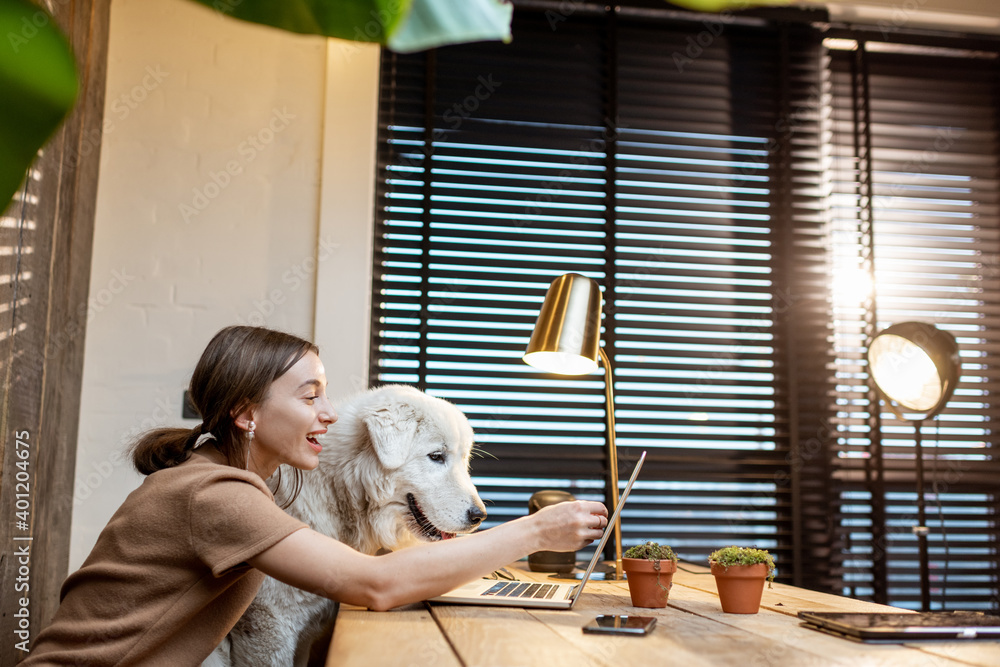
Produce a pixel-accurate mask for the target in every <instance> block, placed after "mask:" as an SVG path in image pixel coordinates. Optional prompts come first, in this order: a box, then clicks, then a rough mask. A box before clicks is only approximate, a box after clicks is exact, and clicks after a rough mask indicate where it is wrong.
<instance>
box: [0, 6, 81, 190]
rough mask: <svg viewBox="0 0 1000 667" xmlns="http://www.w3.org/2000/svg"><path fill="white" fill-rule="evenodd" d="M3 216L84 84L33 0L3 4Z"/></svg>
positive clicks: (0, 85) (0, 13) (0, 65)
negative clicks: (80, 82) (41, 150)
mask: <svg viewBox="0 0 1000 667" xmlns="http://www.w3.org/2000/svg"><path fill="white" fill-rule="evenodd" d="M0 39H2V43H0V95H2V96H3V101H2V103H0V210H3V209H6V208H7V206H8V205H9V203H10V201H11V198H12V197H13V196H14V193H15V192H17V189H18V187H20V185H21V183H22V182H23V180H24V174H25V172H27V170H28V167H29V166H31V163H32V162H33V161H34V159H35V156H36V155H37V154H38V149H39V148H41V147H42V145H43V144H44V143H45V142H46V141H47V140H48V138H49V137H50V136H51V135H52V133H53V132H54V131H55V130H56V128H57V127H59V124H60V123H61V122H62V120H63V118H65V117H66V114H67V113H69V110H70V109H71V108H73V102H74V101H75V100H76V95H77V91H78V90H79V83H78V80H77V74H76V61H75V60H74V59H73V51H72V49H70V46H69V43H68V42H67V41H66V38H65V37H63V34H62V32H60V31H59V29H58V28H57V27H56V25H55V23H54V21H53V19H52V17H51V16H50V15H49V14H48V13H47V12H46V11H45V10H43V9H42V8H40V7H39V6H38V5H35V4H34V3H31V2H28V0H0Z"/></svg>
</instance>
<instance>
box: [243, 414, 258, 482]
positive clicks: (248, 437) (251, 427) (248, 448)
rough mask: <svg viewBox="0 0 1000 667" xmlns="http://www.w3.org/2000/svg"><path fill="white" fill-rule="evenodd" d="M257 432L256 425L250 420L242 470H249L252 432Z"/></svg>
mask: <svg viewBox="0 0 1000 667" xmlns="http://www.w3.org/2000/svg"><path fill="white" fill-rule="evenodd" d="M255 430H257V424H255V423H254V421H253V420H252V419H251V420H250V423H249V424H247V462H246V465H245V466H244V468H245V469H246V470H250V445H252V444H253V436H254V431H255Z"/></svg>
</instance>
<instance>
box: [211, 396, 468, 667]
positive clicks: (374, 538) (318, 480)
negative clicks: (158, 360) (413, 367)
mask: <svg viewBox="0 0 1000 667" xmlns="http://www.w3.org/2000/svg"><path fill="white" fill-rule="evenodd" d="M337 413H338V417H339V418H338V420H337V422H336V423H335V424H334V425H333V426H331V427H330V431H329V433H328V434H327V436H326V439H325V442H324V443H323V451H322V452H321V453H320V456H319V466H318V467H317V468H316V470H313V471H310V472H306V473H304V474H303V482H302V490H301V492H300V493H299V496H298V498H297V499H296V500H295V502H294V503H293V504H292V505H291V506H290V507H289V508H288V510H287V511H288V513H289V514H291V515H292V516H295V517H297V518H299V519H302V521H304V522H305V523H306V524H308V525H309V526H311V527H312V528H314V529H315V530H317V531H319V532H321V533H325V534H326V535H330V536H331V537H333V538H335V539H337V540H340V541H341V542H343V543H345V544H347V545H349V546H351V547H353V548H355V549H357V550H358V551H361V552H363V553H366V554H375V553H377V552H378V551H379V550H381V549H387V550H395V549H398V548H401V547H404V546H409V545H411V544H414V543H416V542H417V541H420V540H423V541H436V540H440V539H446V538H449V537H452V536H454V534H455V533H465V532H470V531H472V530H475V529H476V528H477V527H478V526H479V524H480V523H481V522H482V520H483V518H484V517H485V516H486V510H485V508H484V506H483V501H482V500H481V499H480V498H479V494H478V493H477V492H476V487H475V486H474V485H473V484H472V480H471V479H470V477H469V456H470V454H471V453H472V444H473V443H472V440H473V436H472V427H471V426H470V425H469V422H468V420H467V419H466V418H465V415H463V414H462V412H461V411H460V410H459V409H458V408H456V407H455V406H454V405H452V404H451V403H449V402H447V401H445V400H442V399H439V398H434V397H432V396H429V395H427V394H425V393H423V392H421V391H418V390H417V389H414V388H413V387H408V386H404V385H388V386H385V387H381V388H378V389H373V390H370V391H368V392H366V393H363V394H359V395H357V396H355V397H353V398H351V399H349V400H348V401H347V402H345V403H343V404H341V405H338V406H337ZM285 475H286V478H287V477H290V474H289V471H288V470H285ZM282 486H283V487H285V486H286V485H284V484H283V485H282ZM282 495H283V493H282V491H281V490H279V493H278V494H276V498H277V500H278V502H279V503H283V502H284V498H283V497H282ZM336 610H337V606H336V603H334V602H331V601H330V600H327V599H326V598H322V597H319V596H317V595H313V594H312V593H307V592H305V591H302V590H299V589H296V588H293V587H291V586H288V585H286V584H282V583H281V582H279V581H277V580H275V579H271V578H270V577H268V578H267V579H265V581H264V584H263V585H262V586H261V589H260V591H259V592H258V594H257V597H256V599H255V600H254V601H253V603H251V605H250V607H249V609H247V611H246V613H245V614H244V615H243V618H241V619H240V621H239V622H238V623H237V624H236V627H234V628H233V630H232V632H230V633H229V636H228V637H227V638H226V641H225V642H223V644H222V645H220V646H219V648H217V649H216V651H215V652H214V653H213V654H212V656H211V657H210V658H209V659H208V660H207V661H206V662H205V663H204V664H203V667H206V666H208V665H212V666H215V665H234V666H239V667H244V666H245V667H261V666H263V665H280V666H282V667H287V666H288V665H305V664H306V662H307V660H308V658H309V653H310V647H311V645H312V644H313V642H314V641H316V639H318V638H320V637H323V636H324V635H325V633H326V632H327V631H328V630H329V627H330V625H331V623H332V621H333V619H334V617H335V616H336Z"/></svg>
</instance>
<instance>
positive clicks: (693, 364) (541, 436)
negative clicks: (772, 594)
mask: <svg viewBox="0 0 1000 667" xmlns="http://www.w3.org/2000/svg"><path fill="white" fill-rule="evenodd" d="M514 29H515V35H516V38H515V40H514V42H513V43H512V44H510V45H507V46H498V45H476V46H472V47H453V48H448V49H441V50H438V51H437V52H436V53H435V54H433V55H430V56H428V55H416V56H398V55H391V54H388V55H386V57H385V61H384V74H385V76H384V87H383V91H382V105H381V109H382V116H381V117H382V125H383V127H382V132H383V141H382V142H381V143H380V151H381V153H380V169H381V173H382V175H383V178H382V179H381V182H380V185H379V193H378V196H379V200H378V201H379V204H378V205H379V209H380V218H379V220H380V227H379V230H378V236H379V242H378V244H377V245H378V254H377V256H376V272H375V274H376V288H375V289H376V295H377V304H376V306H377V307H376V308H375V310H374V312H373V317H374V320H373V331H374V332H376V333H375V337H374V340H373V345H374V347H373V354H372V359H373V368H372V374H373V377H374V378H377V380H378V381H379V382H406V383H411V384H415V385H418V386H421V387H423V388H425V389H426V390H427V391H429V392H430V393H432V394H435V395H438V396H442V397H444V398H448V399H450V400H452V401H454V402H455V403H457V404H458V405H459V406H460V407H461V408H462V409H463V410H464V411H465V412H466V413H467V414H468V415H469V417H470V419H471V420H472V422H473V425H474V427H475V428H476V431H477V436H478V440H479V444H480V447H481V448H482V449H483V450H484V451H485V452H487V453H488V456H486V457H484V458H482V459H477V460H476V461H475V462H474V464H473V472H474V475H475V477H476V481H477V484H478V486H479V488H480V491H481V493H482V495H483V497H484V498H485V499H487V501H488V502H489V503H490V512H491V521H498V520H505V519H507V518H510V517H511V516H516V515H520V514H523V513H524V512H525V509H526V506H527V499H528V497H529V496H530V495H531V493H532V492H533V491H535V490H538V489H542V488H564V489H566V490H569V491H571V492H573V493H574V494H576V495H577V496H579V497H587V498H603V483H602V481H601V480H602V476H603V446H604V442H605V425H604V409H603V400H604V399H603V380H602V376H601V374H600V373H595V374H594V375H591V376H587V377H583V378H560V377H556V376H551V375H546V374H543V373H539V372H538V371H536V370H534V369H532V368H530V367H528V366H526V365H525V364H523V363H522V362H521V360H520V357H521V355H522V354H523V352H524V349H525V346H526V344H527V340H528V337H529V335H530V332H531V328H532V326H533V325H534V320H535V317H536V316H537V312H538V308H539V306H540V305H541V302H542V299H543V297H544V293H545V290H546V288H547V286H548V284H549V282H550V281H551V280H552V279H553V278H555V277H556V276H558V275H560V274H562V273H566V272H569V271H575V272H579V273H583V274H586V275H589V276H591V277H593V278H595V279H596V280H598V281H599V282H600V283H601V284H602V285H603V286H604V288H605V298H606V307H605V315H606V327H605V331H604V343H605V346H606V349H607V350H608V352H609V355H610V356H611V358H612V363H613V367H614V372H615V379H616V386H615V391H616V399H617V400H616V407H617V410H616V419H617V425H618V429H617V433H618V443H619V447H620V454H621V459H622V464H621V465H622V470H623V471H625V472H627V471H628V470H630V468H631V462H633V461H634V460H635V458H636V457H637V455H638V453H639V451H641V450H643V449H645V450H648V451H650V454H651V456H650V461H649V463H648V464H647V469H646V470H647V472H646V474H644V476H643V479H642V480H641V481H640V483H639V484H638V486H637V488H636V490H635V491H634V495H633V500H632V501H630V504H629V507H628V508H626V510H625V522H624V541H625V543H626V545H627V544H630V543H635V542H639V541H643V540H648V539H658V540H661V541H664V542H667V543H669V544H671V545H672V546H673V547H674V548H675V549H676V550H677V551H678V552H679V553H680V554H682V555H683V556H685V557H687V558H692V559H703V558H704V557H705V556H706V555H707V554H708V553H709V551H711V550H713V549H715V548H717V547H719V546H724V545H727V544H731V543H734V542H738V543H744V544H755V545H758V546H762V547H768V548H771V549H772V550H775V553H776V554H777V555H778V558H779V559H784V561H785V563H786V564H787V565H786V567H787V570H786V571H787V572H788V573H789V576H790V572H791V562H792V550H791V545H792V540H791V538H790V534H791V532H792V519H791V515H792V512H793V507H792V505H793V497H792V494H791V487H790V485H789V483H788V481H787V480H788V479H789V475H788V474H787V471H788V470H789V467H790V466H789V463H788V460H789V418H788V413H787V403H788V396H787V391H788V389H787V387H788V386H789V385H788V383H787V382H786V381H785V380H784V379H783V378H778V376H777V374H776V373H777V371H776V364H777V365H782V364H783V362H781V361H776V351H775V346H774V340H775V336H776V333H775V331H774V327H775V321H774V318H775V314H774V310H775V304H776V303H778V301H779V299H778V296H777V295H776V290H775V283H774V275H773V274H774V272H775V258H774V253H773V248H772V246H773V245H774V243H775V223H774V220H773V217H774V211H773V210H772V209H773V206H774V202H773V200H774V187H773V183H772V181H773V179H774V177H775V174H774V173H773V171H774V164H773V163H774V160H775V156H776V154H777V151H776V148H775V147H776V145H777V144H778V142H779V141H784V142H788V141H789V140H790V137H792V136H793V135H794V136H797V137H798V138H799V139H800V140H801V141H803V142H809V141H811V142H813V144H815V142H816V141H817V137H816V132H815V131H813V132H812V134H811V135H810V136H807V135H806V133H801V134H799V135H796V133H795V132H792V131H788V130H786V131H785V133H784V134H783V135H781V136H777V135H778V133H777V132H776V131H775V128H776V127H778V126H780V125H781V123H779V122H778V121H779V113H780V112H781V109H780V106H779V104H778V103H777V102H776V99H777V96H778V93H779V76H778V75H779V69H778V64H779V63H780V61H781V59H782V55H781V50H780V46H779V43H780V41H781V40H779V39H778V33H777V31H775V30H773V29H772V30H767V31H753V30H747V29H743V28H739V29H737V28H735V27H734V28H733V29H732V30H730V31H728V33H727V34H726V35H721V36H719V37H718V38H717V39H713V43H712V45H711V46H710V47H709V48H706V49H704V51H703V52H702V53H701V54H699V55H698V57H697V58H696V59H693V60H692V59H689V60H690V62H680V63H679V62H678V60H677V58H676V54H677V53H678V52H684V50H685V49H687V48H688V44H689V43H690V42H691V41H692V40H696V39H697V38H698V36H699V33H700V32H701V31H702V30H703V29H704V26H703V25H701V24H699V23H693V24H678V25H670V26H664V25H648V24H643V23H641V22H638V21H632V22H629V21H628V20H625V19H617V20H616V19H614V18H613V17H603V16H598V17H593V16H591V17H572V19H567V20H566V21H564V22H561V23H559V24H558V26H557V28H556V29H554V30H553V29H552V27H551V26H550V25H549V24H548V22H547V21H546V20H545V19H544V16H542V15H541V14H530V13H528V14H522V13H519V14H517V15H516V17H515V25H514ZM812 41H813V42H814V43H815V42H816V39H815V38H812ZM795 48H796V49H799V51H801V46H799V45H798V44H796V45H795ZM799 51H796V54H798V55H797V56H796V57H797V58H799V60H800V61H801V60H804V59H805V58H806V57H807V56H805V55H802V54H800V53H799ZM815 51H816V49H815V47H813V49H812V51H810V52H809V53H810V54H811V55H809V56H808V57H810V58H812V59H813V60H814V61H815V58H816V54H815ZM802 53H805V52H804V51H803V52H802ZM798 67H799V68H800V71H798V73H797V75H798V76H799V78H800V79H801V81H799V82H798V83H797V84H796V85H795V86H794V88H795V89H796V93H795V94H796V95H798V96H800V97H804V96H805V95H806V92H805V88H806V86H805V85H804V83H803V81H804V80H805V77H806V76H808V75H815V73H816V70H815V65H814V66H813V67H812V70H809V68H805V69H802V65H801V63H799V65H798ZM487 83H488V84H489V85H487ZM786 120H787V119H786ZM813 122H814V121H813ZM801 148H802V150H805V146H802V147H801ZM787 152H790V150H789V151H787ZM808 160H812V161H813V162H814V163H815V164H814V166H813V167H812V168H811V170H809V171H811V173H813V174H815V173H816V172H817V171H818V168H817V167H816V166H815V165H816V164H818V151H813V152H812V153H811V154H809V155H808ZM798 162H799V163H800V164H801V163H803V160H801V159H800V160H799V161H798ZM791 173H792V172H791V170H789V174H791ZM808 187H812V188H815V184H813V185H812V186H808ZM809 196H811V197H813V198H815V196H816V195H815V192H813V193H811V194H810V195H809ZM792 208H793V206H792V205H791V204H789V210H791V209H792ZM805 210H807V211H808V210H811V211H813V212H814V211H815V210H816V207H815V206H812V207H811V208H810V207H806V209H805ZM806 223H807V224H808V225H812V226H813V227H815V226H816V225H817V221H816V220H815V216H813V219H810V220H807V221H806ZM789 226H791V225H790V224H789ZM803 256H804V257H805V258H806V261H815V259H816V258H815V257H809V256H808V254H804V255H803ZM821 259H822V258H821ZM815 272H816V271H815V269H814V270H813V273H815ZM785 297H786V300H787V295H785ZM821 301H822V299H821ZM820 340H821V341H822V340H825V336H820ZM816 351H817V350H815V349H814V350H813V352H814V353H815V352H816ZM623 476H624V475H623ZM776 480H778V481H776Z"/></svg>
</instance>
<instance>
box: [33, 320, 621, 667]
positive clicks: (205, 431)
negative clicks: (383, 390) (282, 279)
mask: <svg viewBox="0 0 1000 667" xmlns="http://www.w3.org/2000/svg"><path fill="white" fill-rule="evenodd" d="M190 391H191V398H192V400H193V402H194V404H195V407H197V408H198V410H199V412H200V414H201V415H202V416H203V417H204V421H203V422H202V423H201V424H200V425H199V426H197V427H195V428H193V429H190V430H189V429H176V428H165V429H157V430H155V431H152V432H150V433H148V434H146V435H144V436H143V437H142V438H141V439H140V440H139V441H138V442H137V443H136V444H135V445H134V446H133V451H132V454H133V461H134V463H135V466H136V468H137V469H138V470H139V471H140V472H141V473H143V474H145V475H147V477H146V479H145V480H144V481H143V483H142V485H141V486H140V487H139V488H138V489H136V490H135V491H133V492H132V493H131V494H130V495H129V497H128V498H127V499H126V500H125V503H124V504H123V505H122V506H121V507H120V508H119V509H118V511H117V512H116V513H115V515H114V516H113V517H112V518H111V520H110V521H109V522H108V525H107V527H106V528H105V529H104V531H103V532H102V533H101V535H100V537H99V538H98V540H97V544H96V545H95V546H94V549H93V551H92V552H91V554H90V556H89V557H88V558H87V560H86V561H85V562H84V564H83V566H82V567H81V568H80V569H79V570H78V571H77V572H75V573H73V574H71V575H70V576H69V577H68V578H67V579H66V582H65V583H64V584H63V588H62V602H61V604H60V607H59V609H58V611H57V612H56V615H55V618H54V619H53V621H52V624H51V625H50V626H49V627H48V628H46V629H45V630H43V631H42V632H41V633H40V634H39V635H38V638H37V639H36V641H35V643H34V646H33V648H32V651H31V653H30V654H29V656H28V658H27V659H26V660H25V661H24V662H22V663H21V664H22V665H41V664H86V665H131V664H164V665H184V664H190V665H195V664H199V663H200V662H201V661H202V660H203V659H205V658H206V657H207V656H208V655H209V654H210V653H211V652H212V650H213V649H214V648H215V646H216V645H218V643H219V642H220V641H221V640H222V639H223V637H225V635H226V633H228V632H229V630H230V629H231V628H232V627H233V625H234V624H235V623H236V621H237V620H238V619H239V617H240V616H241V615H242V613H243V611H244V610H245V609H246V607H247V606H248V605H249V604H250V601H251V600H252V599H253V597H254V595H255V594H256V592H257V589H258V587H259V586H260V583H261V581H262V580H263V577H264V575H271V576H273V577H275V578H277V579H280V580H281V581H284V582H285V583H288V584H291V585H293V586H297V587H299V588H303V589H306V590H309V591H312V592H315V593H318V594H320V595H325V596H327V597H329V598H331V599H333V600H338V601H341V602H347V603H351V604H355V605H362V606H366V607H369V608H371V609H376V610H385V609H391V608H393V607H396V606H399V605H402V604H407V603H410V602H416V601H420V600H424V599H427V598H429V597H433V596H435V595H438V594H440V593H443V592H445V591H447V590H449V589H451V588H454V587H455V586H458V585H460V584H462V583H464V582H466V581H470V580H472V579H475V578H477V577H480V576H483V575H485V574H488V573H489V572H491V571H493V570H495V569H498V568H500V567H502V566H504V565H506V564H508V563H510V562H511V561H514V560H517V559H519V558H521V557H523V556H525V555H527V554H529V553H531V552H534V551H574V550H576V549H579V548H581V547H583V546H585V545H586V544H588V543H589V542H591V541H593V540H595V539H599V538H600V536H601V533H602V532H603V529H604V526H605V525H606V524H607V511H606V509H605V508H604V506H603V505H601V504H600V503H596V502H584V501H580V502H575V503H561V504H558V505H552V506H549V507H546V508H544V509H542V510H541V511H539V512H536V513H535V514H532V515H530V516H527V517H522V518H520V519H517V520H514V521H510V522H508V523H505V524H502V525H500V526H497V527H495V528H492V529H490V530H487V531H483V532H480V533H475V534H473V535H470V536H468V537H464V538H462V539H456V540H447V541H442V542H435V543H428V544H425V545H422V546H416V547H412V548H409V549H404V550H401V551H397V552H394V553H390V554H386V555H384V556H379V557H373V556H367V555H364V554H361V553H358V552H356V551H354V550H352V549H350V548H349V547H347V546H345V545H344V544H341V543H340V542H337V541H336V540H334V539H332V538H329V537H327V536H325V535H322V534H320V533H317V532H315V531H313V530H311V529H310V528H309V527H308V526H306V525H305V524H303V523H302V522H300V521H298V520H297V519H293V518H292V517H290V516H289V515H287V514H285V513H284V512H283V511H282V510H281V508H279V507H278V506H277V505H276V504H275V502H274V497H273V496H272V494H271V491H270V490H269V489H268V487H267V486H266V485H265V483H264V480H266V479H267V478H269V477H270V476H271V475H272V473H274V472H275V470H276V469H277V468H278V466H279V465H281V464H282V463H286V464H288V465H289V466H291V467H293V468H295V469H296V470H295V474H296V475H298V474H300V473H299V472H298V471H299V470H311V469H312V468H315V467H316V465H317V464H318V462H319V458H318V454H319V452H320V450H321V449H322V447H321V445H320V444H319V442H318V440H317V437H318V436H320V435H322V434H323V433H325V432H326V430H327V427H329V426H330V425H331V424H333V423H334V422H335V421H336V419H337V417H336V415H335V414H334V411H333V407H332V406H331V405H330V401H329V399H327V397H326V374H325V371H324V369H323V364H322V362H321V361H320V359H319V355H318V350H317V348H316V347H315V346H314V345H312V344H311V343H309V342H307V341H304V340H302V339H300V338H297V337H295V336H291V335H289V334H285V333H281V332H278V331H272V330H269V329H263V328H258V327H243V326H234V327H228V328H226V329H223V330H222V331H220V332H219V333H218V334H216V335H215V337H214V338H213V339H212V340H211V342H210V343H209V344H208V347H207V348H206V349H205V352H204V353H203V354H202V356H201V359H200V360H199V362H198V365H197V366H196V367H195V370H194V374H193V375H192V377H191V387H190ZM196 447H197V448H196ZM296 481H298V480H297V479H296Z"/></svg>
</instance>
